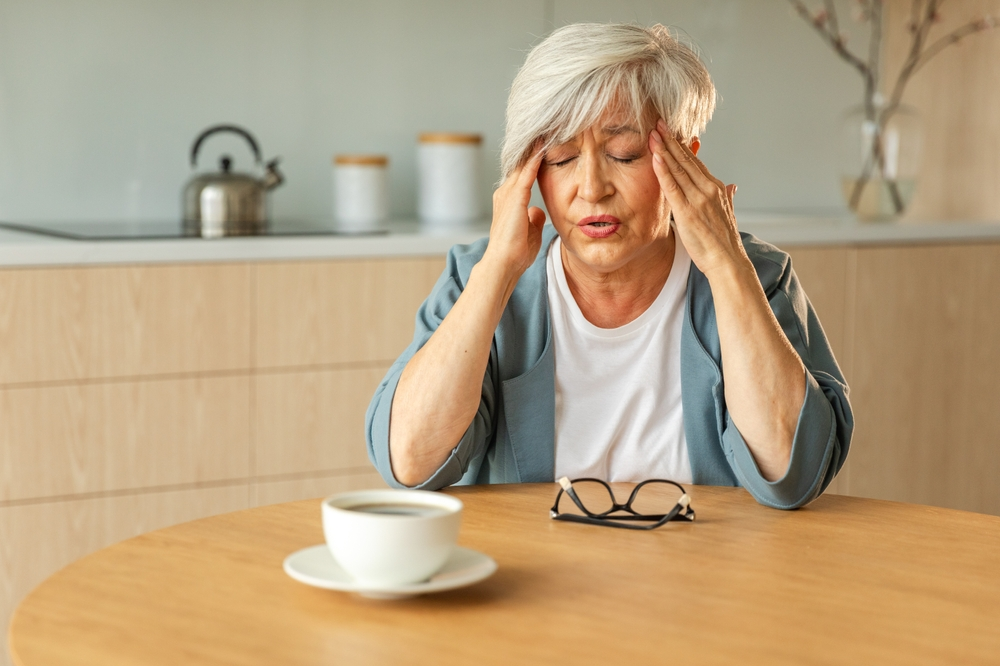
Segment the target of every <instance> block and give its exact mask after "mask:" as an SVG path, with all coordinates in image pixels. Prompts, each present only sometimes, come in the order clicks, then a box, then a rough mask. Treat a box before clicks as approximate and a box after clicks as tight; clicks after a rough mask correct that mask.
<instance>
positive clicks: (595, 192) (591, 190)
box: [577, 151, 615, 203]
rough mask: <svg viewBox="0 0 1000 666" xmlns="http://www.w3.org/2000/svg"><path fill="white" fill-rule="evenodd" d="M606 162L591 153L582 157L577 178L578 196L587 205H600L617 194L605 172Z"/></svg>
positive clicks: (588, 152)
mask: <svg viewBox="0 0 1000 666" xmlns="http://www.w3.org/2000/svg"><path fill="white" fill-rule="evenodd" d="M605 166H606V165H605V164H604V161H603V160H601V159H599V158H598V157H597V156H596V155H594V154H593V153H592V152H591V151H584V153H583V154H582V155H580V161H579V169H578V170H577V177H578V178H579V183H578V185H577V196H578V197H580V198H581V199H583V200H584V201H586V202H587V203H598V202H599V201H601V200H602V199H605V198H607V197H609V196H611V195H612V194H614V192H615V188H614V186H613V185H612V184H611V180H610V179H609V178H608V174H607V173H606V172H605Z"/></svg>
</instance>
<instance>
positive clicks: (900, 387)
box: [850, 35, 1000, 514]
mask: <svg viewBox="0 0 1000 666" xmlns="http://www.w3.org/2000/svg"><path fill="white" fill-rule="evenodd" d="M998 37H1000V35H998ZM855 316H856V320H857V326H856V328H855V333H854V336H855V340H856V343H855V352H854V371H853V374H852V376H851V377H850V380H851V401H852V404H854V405H856V409H855V418H856V424H857V436H856V438H855V442H854V444H852V451H851V454H850V460H851V469H850V493H851V494H852V495H861V496H864V497H877V498H883V499H894V500H901V501H907V502H920V503H921V504H933V505H936V506H948V507H953V508H958V509H966V510H972V511H980V512H984V513H992V514H1000V485H998V483H997V479H998V478H1000V447H998V446H997V443H998V442H1000V411H998V409H997V405H998V404H1000V403H998V401H997V391H996V373H997V368H1000V345H998V344H997V341H998V340H1000V245H997V244H988V245H954V246H940V247H908V248H863V249H860V250H858V264H857V308H856V315H855Z"/></svg>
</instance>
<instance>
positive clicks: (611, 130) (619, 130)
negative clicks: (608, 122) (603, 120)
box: [602, 125, 642, 136]
mask: <svg viewBox="0 0 1000 666" xmlns="http://www.w3.org/2000/svg"><path fill="white" fill-rule="evenodd" d="M602 131H603V132H604V133H605V134H609V135H611V136H619V135H621V134H642V132H640V131H639V130H637V129H636V128H634V127H632V126H631V125H612V126H611V127H605V128H603V129H602Z"/></svg>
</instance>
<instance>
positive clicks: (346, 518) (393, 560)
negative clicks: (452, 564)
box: [323, 490, 462, 587]
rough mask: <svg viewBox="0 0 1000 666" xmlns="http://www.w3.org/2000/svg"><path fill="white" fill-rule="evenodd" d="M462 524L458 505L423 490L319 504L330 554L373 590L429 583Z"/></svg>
mask: <svg viewBox="0 0 1000 666" xmlns="http://www.w3.org/2000/svg"><path fill="white" fill-rule="evenodd" d="M461 520H462V502H461V501H460V500H458V499H456V498H454V497H451V496H449V495H445V494H442V493H436V492H429V491H426V490H359V491H353V492H347V493H341V494H338V495H332V496H330V497H327V498H326V499H325V500H323V533H324V535H325V537H326V543H327V546H328V547H329V548H330V552H331V553H332V554H333V557H334V559H336V560H337V563H338V564H339V565H340V566H341V568H342V569H344V571H346V572H347V573H348V574H350V575H351V576H353V577H354V578H355V580H357V581H358V582H360V583H362V584H365V585H369V586H372V587H394V586H398V585H406V584H410V583H418V582H420V581H423V580H427V579H428V578H430V576H431V575H433V574H434V572H435V571H437V570H438V569H440V568H441V567H442V566H443V565H444V563H445V561H447V559H448V556H449V555H451V552H452V550H453V549H454V547H455V542H456V540H457V539H458V528H459V525H460V524H461Z"/></svg>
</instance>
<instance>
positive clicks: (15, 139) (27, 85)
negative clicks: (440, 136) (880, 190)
mask: <svg viewBox="0 0 1000 666" xmlns="http://www.w3.org/2000/svg"><path fill="white" fill-rule="evenodd" d="M580 20H597V21H606V20H624V21H639V22H641V23H651V22H657V21H658V22H663V23H666V24H668V25H673V26H676V27H678V28H680V29H682V30H683V31H685V32H686V33H687V34H688V35H689V36H690V37H691V39H692V40H693V41H694V42H695V43H696V44H698V45H699V46H700V47H701V49H702V51H703V54H704V56H705V57H706V59H707V60H708V61H709V70H710V71H711V72H712V74H713V76H714V78H715V81H716V84H717V86H718V88H719V91H720V94H721V103H720V104H719V108H718V111H717V112H716V116H715V120H713V122H712V123H711V124H710V125H709V129H708V131H707V133H706V135H705V137H704V153H703V155H704V157H705V160H706V162H707V163H708V165H709V166H710V167H711V168H712V169H713V170H714V171H715V172H716V173H717V175H718V176H719V177H720V178H722V179H724V180H726V181H727V182H736V183H738V184H739V186H740V191H739V195H738V197H737V198H738V201H739V204H740V205H741V206H743V207H750V208H771V209H781V208H822V207H840V206H841V203H840V195H839V192H838V191H837V181H836V157H835V155H836V143H835V142H836V136H835V135H836V132H835V129H836V122H837V121H836V119H837V116H838V114H839V113H840V112H841V111H842V109H844V108H845V107H847V106H849V105H851V104H853V103H855V100H857V99H858V98H859V97H860V79H859V77H857V75H856V74H854V73H853V72H852V71H850V70H849V69H848V67H847V66H846V65H844V64H843V63H841V62H839V61H838V60H836V58H835V57H834V56H833V55H832V54H831V53H829V52H828V51H827V49H826V47H825V46H823V45H822V44H821V43H820V42H819V39H818V38H817V37H816V36H815V35H814V34H812V33H811V31H810V30H809V29H808V27H807V26H805V25H804V24H803V23H802V22H801V21H800V20H799V19H797V18H795V17H794V16H792V14H791V13H790V11H789V9H788V5H787V3H786V2H784V0H645V1H642V0H493V1H482V0H420V1H419V2H417V1H413V0H358V1H354V2H352V1H349V0H281V1H279V0H202V1H199V2H196V1H194V0H148V1H146V2H138V1H136V0H0V219H6V220H43V219H81V220H82V219H97V218H109V219H122V218H139V219H174V218H177V217H178V216H179V215H180V203H179V199H180V191H181V188H182V186H183V184H184V182H185V181H186V179H187V178H188V177H189V176H190V174H191V172H190V169H189V167H188V163H187V156H188V151H189V149H190V145H191V142H192V140H193V139H194V137H195V136H196V135H197V134H198V133H199V132H200V131H201V130H202V129H203V128H205V127H207V126H208V125H211V124H214V123H217V122H234V123H237V124H240V125H244V126H246V127H247V128H249V129H250V130H251V131H252V132H253V133H254V134H256V136H257V138H258V139H259V141H260V143H261V146H262V149H263V152H264V154H265V157H266V158H267V157H272V156H275V155H280V156H281V157H282V158H283V170H284V171H285V174H286V177H287V184H286V185H285V186H283V187H282V188H281V189H279V190H276V191H275V193H274V198H273V204H274V214H275V217H278V218H290V217H305V218H323V217H328V211H329V210H330V199H331V193H330V157H331V155H332V154H333V153H335V152H360V151H365V152H369V151H377V152H384V153H387V154H389V155H390V159H391V170H390V178H391V188H392V204H391V205H392V212H393V214H394V215H395V216H400V217H402V216H412V215H413V214H414V211H415V208H416V202H415V174H414V167H415V154H414V146H415V139H416V135H417V133H418V132H420V131H425V130H459V131H478V132H482V133H483V134H484V135H485V137H486V148H487V151H486V152H487V159H488V160H489V169H488V170H487V173H488V175H489V178H490V179H491V181H492V180H493V179H495V178H496V176H497V168H496V164H495V163H496V151H497V147H498V145H499V141H500V138H501V133H502V127H503V112H504V103H505V100H506V92H507V89H508V87H509V85H510V81H511V79H512V78H513V76H514V74H515V73H516V71H517V68H518V66H519V65H520V63H521V61H522V60H523V58H524V54H525V52H526V51H527V49H528V48H530V46H531V45H532V44H534V43H535V42H537V41H538V40H539V39H540V38H541V37H543V36H544V35H545V34H546V33H547V32H548V31H549V30H550V29H551V28H552V26H553V25H563V24H565V23H568V22H573V21H580ZM222 152H229V153H230V154H232V155H233V156H234V158H235V160H236V164H237V166H238V167H239V166H240V165H243V166H249V162H248V159H249V157H248V153H247V152H246V150H245V149H244V148H243V147H242V146H241V144H240V143H239V141H238V140H236V139H229V138H216V139H213V140H211V141H210V142H208V143H207V144H206V145H205V149H204V150H203V162H202V164H203V166H204V167H206V168H207V167H213V166H214V159H213V158H215V157H216V156H218V155H219V154H221V153H222ZM483 201H484V204H486V203H488V201H489V191H488V190H487V188H486V187H484V192H483Z"/></svg>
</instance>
